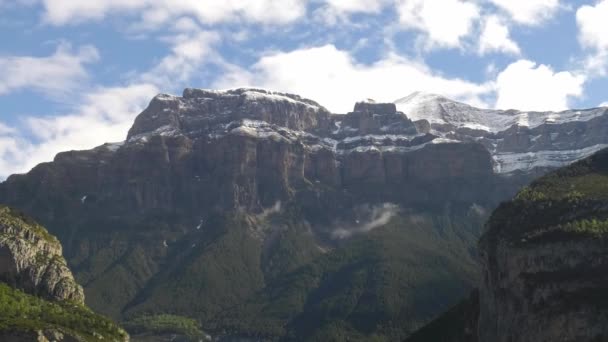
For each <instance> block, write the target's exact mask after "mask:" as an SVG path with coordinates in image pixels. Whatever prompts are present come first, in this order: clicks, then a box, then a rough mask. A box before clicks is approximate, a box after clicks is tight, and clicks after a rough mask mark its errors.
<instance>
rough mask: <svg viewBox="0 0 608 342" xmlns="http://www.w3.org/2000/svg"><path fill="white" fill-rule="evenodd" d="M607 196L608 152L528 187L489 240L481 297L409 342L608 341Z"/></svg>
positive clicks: (498, 219) (491, 226)
mask: <svg viewBox="0 0 608 342" xmlns="http://www.w3.org/2000/svg"><path fill="white" fill-rule="evenodd" d="M607 194H608V150H603V151H600V152H598V153H597V154H595V155H593V156H592V157H589V158H587V159H585V160H583V161H580V162H577V163H575V164H573V165H571V166H569V167H566V168H563V169H560V170H558V171H555V172H553V173H550V174H549V175H547V176H545V177H542V178H541V179H539V180H537V181H535V182H534V183H532V184H531V185H530V186H529V187H525V188H524V189H523V190H522V191H520V192H519V194H518V195H517V196H516V197H515V198H514V199H513V200H512V201H510V202H507V203H504V204H502V205H501V206H500V207H499V208H498V209H497V210H496V211H495V212H494V213H493V214H492V217H491V218H490V220H489V223H488V227H487V228H488V229H487V232H486V233H485V234H484V235H483V237H482V238H481V241H480V244H479V248H480V253H481V260H482V263H481V264H482V277H481V282H480V291H479V295H477V294H476V293H475V294H474V295H472V297H471V298H470V299H468V300H466V301H464V302H462V303H461V304H460V305H459V306H457V307H455V308H453V309H452V310H450V311H449V312H447V313H446V314H444V315H443V316H441V317H440V318H438V319H437V320H435V321H434V322H432V323H431V324H429V325H428V326H427V327H425V328H423V329H421V330H420V331H418V332H417V333H415V334H414V335H413V336H412V337H411V338H410V339H408V340H407V341H408V342H417V341H430V340H433V341H446V342H458V341H463V340H464V339H463V337H464V336H469V337H468V340H470V341H477V340H478V341H480V342H490V341H499V342H500V341H505V342H506V341H522V342H528V341H529V342H532V341H540V342H543V341H547V342H549V341H580V342H587V341H588V342H592V341H605V340H607V339H608V329H607V325H606V322H608V314H607V312H608V310H607V308H608V307H607V305H608V302H607V301H606V295H605V291H606V289H607V288H608V279H607V278H606V276H605V269H606V267H607V265H608V257H607V253H606V251H607V246H608V244H607V242H608V205H607V204H608V202H607V200H608V195H607ZM471 332H474V334H471Z"/></svg>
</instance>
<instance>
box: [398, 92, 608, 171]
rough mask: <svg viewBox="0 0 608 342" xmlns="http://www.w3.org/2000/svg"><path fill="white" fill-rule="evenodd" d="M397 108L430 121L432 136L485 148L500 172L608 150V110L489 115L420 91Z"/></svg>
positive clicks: (493, 112)
mask: <svg viewBox="0 0 608 342" xmlns="http://www.w3.org/2000/svg"><path fill="white" fill-rule="evenodd" d="M395 103H396V104H397V108H398V109H399V110H400V111H402V112H404V113H406V114H407V115H408V117H409V118H411V119H412V120H426V121H428V122H429V125H430V132H431V133H432V134H435V135H437V136H440V137H445V138H449V139H454V140H458V141H464V142H471V141H475V142H478V143H480V144H483V145H484V147H486V149H488V151H489V152H490V153H491V154H492V159H493V164H494V170H495V172H497V173H506V174H509V173H513V172H531V171H534V170H535V169H536V170H538V171H541V172H543V171H547V170H550V169H554V168H557V167H561V166H566V165H568V164H570V163H572V162H574V161H576V160H579V159H582V158H585V157H588V156H590V155H592V154H593V153H595V152H597V151H599V150H601V149H603V148H606V147H608V108H592V109H584V110H566V111H562V112H522V111H517V110H489V109H479V108H475V107H472V106H469V105H467V104H464V103H460V102H456V101H452V100H450V99H447V98H445V97H443V96H439V95H434V94H428V93H421V92H418V93H413V94H411V95H410V96H408V97H405V98H403V99H400V100H397V101H396V102H395Z"/></svg>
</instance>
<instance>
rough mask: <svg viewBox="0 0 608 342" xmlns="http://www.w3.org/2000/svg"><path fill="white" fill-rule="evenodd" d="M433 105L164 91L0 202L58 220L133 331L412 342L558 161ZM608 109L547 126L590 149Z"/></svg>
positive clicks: (75, 256)
mask: <svg viewBox="0 0 608 342" xmlns="http://www.w3.org/2000/svg"><path fill="white" fill-rule="evenodd" d="M415 97H416V96H414V98H415ZM433 101H435V102H441V103H442V104H441V107H442V108H444V111H446V110H445V108H448V109H450V108H452V107H454V108H457V107H458V106H460V105H458V103H456V102H453V101H449V103H452V104H453V106H452V105H447V104H446V103H443V102H442V101H448V100H444V99H443V98H439V97H435V100H433ZM407 103H410V104H409V108H408V111H410V112H411V113H414V114H410V113H408V112H405V113H404V112H400V111H398V110H397V108H398V107H400V106H403V105H404V104H407ZM420 103H423V101H417V100H416V101H414V100H412V99H410V100H409V102H408V101H406V100H402V101H399V103H398V104H391V103H388V104H382V103H370V102H362V103H358V104H356V105H355V107H354V110H353V112H351V113H348V114H344V115H337V114H331V113H330V112H329V111H327V110H326V109H325V108H323V107H322V106H321V105H319V104H317V103H316V102H314V101H311V100H308V99H304V98H302V97H300V96H297V95H291V94H283V93H276V92H271V91H266V90H260V89H235V90H228V91H211V90H201V89H186V90H185V91H184V93H183V95H182V96H171V95H158V96H157V97H155V98H154V99H153V100H152V101H151V103H150V105H149V107H148V108H147V109H146V110H144V111H143V112H142V113H141V114H140V115H139V116H138V117H137V119H136V120H135V123H134V125H133V126H132V128H131V130H130V131H129V134H128V136H127V139H126V140H125V141H124V142H120V143H108V144H104V145H102V146H99V147H97V148H94V149H92V150H88V151H70V152H64V153H60V154H58V155H57V156H56V158H55V159H54V161H53V162H50V163H43V164H40V165H38V166H36V167H35V168H34V169H33V170H31V171H30V172H28V173H27V174H23V175H13V176H11V177H9V178H8V179H7V180H6V181H5V182H3V183H2V184H0V202H1V203H6V204H10V205H11V206H14V207H16V208H19V209H20V210H23V211H24V212H26V213H27V214H29V215H31V216H33V217H34V218H35V219H37V220H38V221H40V222H42V223H43V224H44V225H45V226H46V227H48V229H49V230H50V231H51V232H52V233H53V234H55V235H56V236H57V237H58V238H59V240H60V241H61V243H62V244H63V246H64V251H65V255H66V258H67V260H68V264H69V265H70V267H71V268H72V270H73V271H74V273H75V276H76V279H77V280H78V282H79V283H81V284H83V286H84V291H85V294H86V301H87V304H89V305H90V306H91V307H92V308H94V309H95V310H98V311H100V312H102V313H105V314H107V315H110V316H111V317H114V318H116V319H119V320H123V321H126V322H127V326H129V324H128V323H129V322H139V321H142V320H144V321H149V320H150V319H149V317H164V316H163V315H166V314H171V315H179V316H180V317H183V318H184V319H186V320H187V319H195V320H196V321H197V322H200V323H201V324H202V327H203V328H204V330H205V331H210V332H211V333H213V334H214V335H216V336H218V337H223V338H231V337H248V338H253V339H254V340H278V339H285V340H328V339H329V340H331V339H338V340H340V339H346V338H348V339H350V340H353V341H354V340H373V339H376V340H389V341H392V340H399V339H401V338H404V337H405V336H407V335H408V334H410V333H411V332H412V331H414V330H416V329H417V328H418V327H420V326H422V325H423V324H425V323H426V322H428V321H429V320H430V319H432V318H433V317H436V316H437V315H439V314H440V313H441V312H443V311H444V310H446V309H447V308H449V307H450V306H451V305H452V304H455V303H456V302H457V301H458V300H459V299H460V298H462V297H463V296H465V295H466V294H467V293H469V292H470V291H471V290H472V289H473V287H474V286H475V285H476V284H478V281H479V270H478V262H479V259H478V255H477V253H476V252H475V244H476V241H477V240H478V238H479V237H480V235H481V232H482V228H483V223H484V222H485V221H486V220H487V218H488V216H489V213H490V212H491V211H492V210H493V209H494V208H495V207H496V206H497V205H498V204H499V203H500V202H501V201H503V200H505V199H507V198H510V197H511V196H513V195H514V194H515V193H516V192H517V190H518V189H520V188H521V187H522V186H523V185H525V184H528V182H529V181H531V180H532V179H533V178H534V177H535V176H536V175H538V174H539V173H541V172H544V170H546V167H550V166H551V165H544V164H543V165H542V166H543V167H542V168H534V167H529V165H528V166H525V165H524V166H525V167H522V168H515V169H514V171H512V172H504V171H505V169H504V168H499V167H497V162H496V160H497V159H496V151H494V150H492V149H489V148H488V146H493V145H492V144H491V143H489V141H491V140H492V139H494V140H495V141H500V139H503V141H511V140H517V139H522V141H523V140H525V139H528V140H532V138H533V137H534V135H527V136H526V135H525V134H527V133H530V132H532V133H533V134H536V133H537V132H536V131H534V130H535V129H539V127H540V126H539V127H536V128H533V129H531V128H526V129H523V128H520V127H511V128H510V129H508V130H507V131H508V132H489V131H487V132H485V133H484V132H481V131H478V130H467V129H462V128H450V127H451V126H449V125H446V126H445V127H444V128H442V129H439V126H438V125H437V124H436V123H435V122H432V121H433V120H432V117H433V115H434V114H433V112H431V111H428V113H429V114H428V115H429V116H428V119H421V116H420V115H421V114H420V113H421V111H422V109H420V110H415V109H416V108H422V107H420ZM425 103H427V104H428V102H425ZM417 106H418V107H417ZM425 106H426V105H425ZM429 106H430V105H429ZM433 106H434V105H433ZM433 106H431V107H433ZM450 110H451V109H450ZM602 110H603V109H598V110H597V111H602ZM424 111H426V110H424ZM416 113H418V114H416ZM453 113H454V115H453V116H455V115H456V111H454V112H453ZM442 115H444V116H445V114H442ZM504 115H508V113H507V114H504ZM513 115H515V114H513ZM604 116H605V115H603V114H602V115H601V116H598V117H597V118H595V119H590V121H576V122H563V123H555V124H549V123H546V124H544V126H543V127H544V128H543V129H544V130H546V131H547V132H553V131H554V130H564V131H568V132H569V128H568V127H569V126H568V125H580V127H581V129H583V131H582V133H581V137H583V138H581V140H584V141H589V142H590V143H591V142H593V141H596V140H601V139H603V136H601V135H597V136H596V137H592V135H593V134H595V133H594V132H600V133H601V132H602V125H601V124H602V122H603V121H594V125H592V126H589V127H588V126H587V125H588V124H589V123H590V122H591V121H593V120H603V119H604ZM585 118H586V117H585ZM425 120H426V121H425ZM429 120H430V121H429ZM452 126H453V125H452ZM442 127H443V126H442ZM577 127H578V126H577ZM585 127H588V128H589V131H584V129H585ZM511 131H513V132H511ZM526 132H527V133H526ZM532 133H531V134H532ZM501 134H502V135H501ZM509 134H510V135H509ZM577 134H578V133H577ZM477 135H479V136H477ZM525 137H527V138H525ZM524 138H525V139H524ZM557 138H559V139H557ZM539 139H540V138H539ZM561 139H562V138H561V136H560V135H558V136H556V139H555V140H549V141H546V142H545V145H543V146H545V147H543V148H545V150H542V151H549V150H551V149H553V150H557V149H560V148H565V146H566V143H568V144H570V142H569V141H566V140H564V143H562V142H561V141H562V140H561ZM564 139H565V138H564ZM594 139H595V140H594ZM536 140H538V139H536ZM543 141H544V140H543ZM501 144H502V143H498V145H497V146H503V145H501ZM504 146H511V147H509V148H512V149H514V148H515V147H513V146H515V145H512V144H511V143H509V144H506V143H504ZM522 146H523V145H522ZM590 146H591V145H590ZM501 148H503V149H502V150H501V151H503V152H504V153H508V152H506V151H508V149H507V147H501ZM573 148H574V147H573ZM525 151H526V152H525V153H528V152H527V151H528V150H525ZM503 152H501V153H503ZM522 153H523V152H522ZM543 153H544V152H543ZM569 161H570V160H569V159H563V160H561V161H560V163H568V162H569ZM517 165H523V164H517ZM560 165H561V164H560ZM499 171H500V172H499Z"/></svg>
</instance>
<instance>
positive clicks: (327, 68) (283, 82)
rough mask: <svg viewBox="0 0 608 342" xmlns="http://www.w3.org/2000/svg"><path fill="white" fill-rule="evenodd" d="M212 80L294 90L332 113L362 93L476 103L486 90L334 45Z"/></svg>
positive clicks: (274, 57) (270, 58) (269, 59)
mask: <svg viewBox="0 0 608 342" xmlns="http://www.w3.org/2000/svg"><path fill="white" fill-rule="evenodd" d="M215 85H216V86H217V87H220V88H233V87H239V86H259V87H264V88H269V89H274V90H279V91H285V92H291V93H296V94H299V95H302V96H305V97H308V98H311V99H313V100H315V101H318V102H319V103H320V104H322V105H324V106H326V107H327V108H328V109H330V110H331V111H334V112H336V113H346V112H349V111H351V110H352V108H353V105H354V104H355V102H357V101H361V100H363V99H366V98H373V99H375V100H377V101H383V102H392V101H394V100H396V99H398V98H401V97H404V96H407V95H409V94H410V93H412V92H414V91H418V90H423V91H429V92H437V93H441V94H444V95H446V96H450V97H453V98H456V99H462V100H467V101H469V102H473V103H475V104H480V103H481V100H479V95H481V94H484V93H486V92H487V91H488V87H487V86H486V85H479V84H475V83H472V82H468V81H465V80H461V79H457V78H444V77H442V76H440V75H436V74H435V73H434V72H433V71H432V70H430V69H429V68H428V67H427V66H426V65H424V64H422V63H418V62H414V61H411V60H408V59H405V58H402V57H399V56H395V55H392V56H389V57H387V58H385V59H382V60H380V61H378V62H376V63H373V64H369V65H368V64H360V63H357V62H356V61H355V60H354V59H353V58H352V56H351V55H350V54H349V53H348V52H346V51H342V50H339V49H337V48H336V47H335V46H334V45H325V46H320V47H313V48H304V49H299V50H295V51H291V52H278V53H273V54H270V55H267V56H265V57H262V58H261V59H260V60H259V61H258V62H257V63H255V64H254V65H253V66H251V68H250V70H244V69H241V68H234V69H233V70H231V71H230V72H227V73H226V75H225V77H223V78H222V79H221V80H219V81H218V82H217V83H216V84H215Z"/></svg>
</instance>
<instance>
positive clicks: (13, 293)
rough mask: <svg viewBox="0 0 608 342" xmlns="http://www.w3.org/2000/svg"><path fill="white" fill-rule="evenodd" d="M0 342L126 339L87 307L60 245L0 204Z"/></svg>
mask: <svg viewBox="0 0 608 342" xmlns="http://www.w3.org/2000/svg"><path fill="white" fill-rule="evenodd" d="M0 307H2V310H1V311H0V340H2V341H13V342H21V341H23V342H29V341H101V340H109V341H128V340H129V337H128V335H127V334H126V333H125V332H124V330H122V329H120V328H119V327H117V326H116V325H114V323H112V322H111V321H110V320H108V319H107V318H105V317H102V316H99V315H97V314H95V313H93V312H92V311H91V310H90V309H88V308H87V307H86V306H84V295H83V291H82V287H80V285H78V284H77V283H76V282H75V281H74V277H73V276H72V273H71V272H70V270H69V269H68V268H67V266H66V261H65V259H64V258H63V256H62V254H61V244H60V243H59V241H58V240H57V239H56V238H55V237H54V236H52V235H50V234H49V233H48V232H47V230H46V229H45V228H44V227H42V226H40V225H39V224H37V223H36V222H34V221H33V220H31V219H30V218H28V217H27V216H25V215H23V214H21V213H19V212H18V211H15V210H14V209H10V208H7V207H3V206H0Z"/></svg>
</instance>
